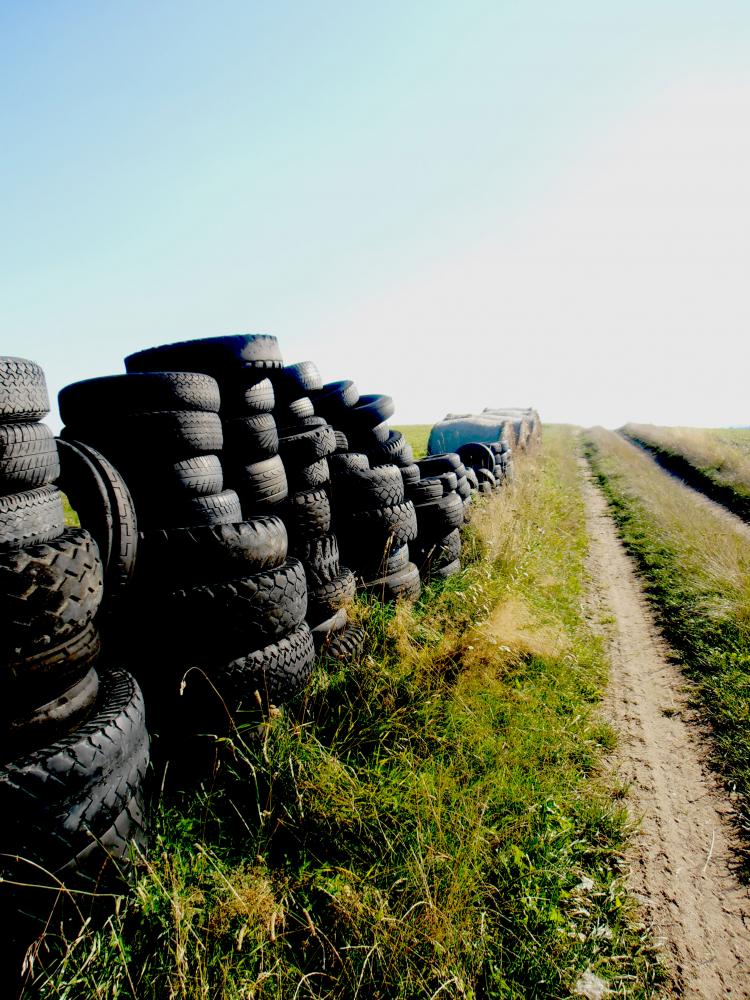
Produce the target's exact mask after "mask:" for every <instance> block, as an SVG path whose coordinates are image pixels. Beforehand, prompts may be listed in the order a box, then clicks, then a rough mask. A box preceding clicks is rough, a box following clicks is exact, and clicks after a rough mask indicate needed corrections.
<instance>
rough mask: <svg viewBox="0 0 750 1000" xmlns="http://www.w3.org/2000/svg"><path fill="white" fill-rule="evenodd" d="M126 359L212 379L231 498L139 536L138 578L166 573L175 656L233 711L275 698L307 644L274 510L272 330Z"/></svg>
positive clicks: (298, 586)
mask: <svg viewBox="0 0 750 1000" xmlns="http://www.w3.org/2000/svg"><path fill="white" fill-rule="evenodd" d="M125 363H126V367H127V368H128V371H129V372H131V373H135V372H147V371H155V372H156V371H158V370H159V369H161V368H162V366H165V367H166V366H169V367H170V368H174V369H179V370H180V371H187V372H195V373H202V374H201V375H200V376H199V377H202V378H206V376H207V374H208V375H210V376H211V381H214V379H216V380H217V381H218V386H217V394H218V396H219V401H217V404H216V410H217V411H218V410H220V412H221V422H220V427H221V426H222V425H223V436H224V448H223V451H222V452H221V458H222V462H221V464H222V465H223V469H224V472H225V475H226V478H227V480H228V482H230V483H231V484H232V485H233V486H234V487H235V491H236V492H235V495H238V496H239V501H238V503H237V504H236V506H235V507H234V508H233V510H232V517H231V518H229V517H227V518H224V519H222V520H221V521H216V522H214V524H213V525H203V526H200V528H196V527H195V526H191V525H183V526H181V527H179V528H178V526H177V525H173V526H172V527H173V528H174V529H175V530H172V531H169V530H166V531H165V530H163V529H162V530H161V531H157V532H155V533H154V534H153V535H152V537H151V538H150V539H149V540H148V541H149V544H148V545H146V546H145V552H144V554H143V559H142V560H141V561H140V565H139V577H140V578H144V577H145V578H149V577H151V578H153V575H154V574H158V573H160V572H161V573H164V572H166V574H167V579H166V581H165V583H166V584H167V586H166V587H165V588H164V593H163V598H162V600H161V602H160V605H159V608H158V613H159V614H160V615H161V616H163V617H164V619H165V620H166V621H167V622H169V623H170V624H171V626H172V630H173V634H174V636H175V640H176V648H175V649H174V650H173V653H174V654H176V656H175V658H176V661H177V662H178V663H179V664H180V665H181V667H182V668H183V669H187V668H190V667H194V668H196V672H199V673H202V674H203V675H204V676H205V678H206V680H207V682H208V683H209V685H210V686H212V687H214V688H215V689H216V690H217V691H218V693H219V694H220V695H221V697H222V698H223V699H224V700H225V703H226V706H227V708H228V709H229V710H230V711H231V712H232V713H234V712H236V711H237V710H239V709H242V708H251V709H253V708H256V707H258V705H259V704H263V705H268V704H276V705H278V704H281V703H283V702H284V701H287V700H289V698H291V697H293V696H294V695H295V694H296V693H297V692H298V691H299V690H301V689H302V688H303V687H304V686H305V684H306V683H307V681H308V679H309V677H310V674H311V672H312V665H313V660H314V655H315V651H314V645H313V639H312V634H311V632H310V628H309V626H308V625H307V623H306V621H305V615H306V613H307V582H306V578H305V571H304V568H303V566H302V564H301V562H300V561H299V560H298V559H296V558H293V557H289V555H288V536H287V531H286V528H285V526H284V523H283V521H282V520H281V518H280V516H279V515H280V513H281V510H282V505H283V503H284V501H285V500H286V498H287V495H288V485H287V478H286V472H285V470H284V465H283V462H282V460H281V457H280V455H279V453H278V452H279V438H278V431H277V428H276V422H275V420H274V417H273V414H272V411H273V407H274V401H275V398H274V392H273V386H272V384H271V381H270V380H269V378H268V374H269V372H270V371H274V370H277V369H281V367H282V361H281V355H280V353H279V350H278V344H277V342H276V338H275V337H268V336H253V335H238V336H233V337H212V338H208V339H206V340H197V341H186V342H184V343H179V344H171V345H166V346H163V347H156V348H152V349H149V350H146V351H141V352H139V353H137V354H134V355H131V356H130V357H128V358H126V362H125ZM125 377H131V378H135V377H138V376H136V375H135V374H131V375H130V376H125ZM140 377H144V376H143V375H141V376H140ZM215 384H216V383H215ZM217 420H218V416H217ZM240 504H241V510H240ZM243 515H244V518H245V519H244V520H243ZM150 552H151V553H153V555H152V557H149V553H150ZM165 568H166V569H165Z"/></svg>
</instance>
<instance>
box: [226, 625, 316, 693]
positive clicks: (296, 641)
mask: <svg viewBox="0 0 750 1000" xmlns="http://www.w3.org/2000/svg"><path fill="white" fill-rule="evenodd" d="M314 662H315V646H314V644H313V637H312V634H311V632H310V629H309V627H308V625H307V624H306V623H304V622H303V623H301V624H300V625H298V626H297V627H296V628H295V629H294V630H293V631H292V632H290V633H289V634H288V635H286V636H284V638H282V639H279V640H278V642H274V643H269V644H268V645H266V646H263V647H262V648H261V649H256V650H253V652H251V653H247V654H246V655H244V656H241V657H238V658H237V659H234V660H230V661H229V662H226V663H222V664H220V665H219V666H214V667H212V668H211V677H212V679H213V680H214V682H215V684H216V687H217V689H218V690H219V693H220V694H221V695H222V696H223V697H224V698H225V699H226V700H227V702H228V704H229V706H230V708H231V709H232V710H233V711H237V710H238V709H240V708H242V707H249V708H252V709H255V708H256V707H257V700H256V698H255V692H256V691H257V692H258V694H259V696H260V699H261V701H262V702H263V703H264V704H266V705H268V704H273V705H281V704H283V703H284V702H286V701H289V700H290V699H291V698H293V697H294V696H295V695H296V694H298V693H299V692H300V691H302V690H303V688H305V687H306V685H307V682H308V681H309V679H310V676H311V674H312V670H313V664H314Z"/></svg>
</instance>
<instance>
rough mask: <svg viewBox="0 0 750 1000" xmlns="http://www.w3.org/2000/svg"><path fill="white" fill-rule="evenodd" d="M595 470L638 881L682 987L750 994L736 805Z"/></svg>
mask: <svg viewBox="0 0 750 1000" xmlns="http://www.w3.org/2000/svg"><path fill="white" fill-rule="evenodd" d="M582 467H583V468H584V471H585V474H586V484H585V498H586V506H587V517H588V526H589V535H590V538H591V554H590V561H589V571H590V574H591V580H592V590H591V609H592V618H593V620H594V621H597V620H598V621H599V622H605V623H606V624H605V625H602V628H603V629H604V631H605V634H606V635H607V638H608V642H609V646H610V655H611V661H612V671H611V681H610V690H609V694H608V697H607V700H606V704H605V711H606V712H607V714H608V716H609V718H610V719H611V721H612V723H613V725H614V726H615V728H616V730H617V731H618V734H619V741H618V742H619V746H618V750H617V752H616V758H615V761H614V765H615V768H616V771H617V773H618V774H619V775H620V776H621V778H622V779H623V780H624V781H625V782H626V783H627V784H628V786H629V795H630V809H631V813H632V814H633V815H634V816H636V817H642V823H641V827H640V832H639V833H638V835H637V836H636V837H635V839H634V849H633V856H632V858H631V859H630V861H631V872H632V877H631V884H632V888H633V890H634V892H635V893H636V895H637V896H638V897H639V899H640V900H641V901H642V906H643V912H644V918H645V919H646V921H647V922H648V923H650V924H651V925H652V926H653V930H654V935H655V937H656V939H657V941H659V942H660V943H661V944H662V946H663V949H664V955H665V962H666V964H667V965H668V966H669V968H670V970H671V972H672V974H673V976H674V980H675V995H676V996H679V997H686V998H688V997H689V998H698V997H700V998H705V1000H719V998H722V997H733V998H739V997H750V894H749V893H748V890H747V888H746V887H744V886H743V885H742V884H741V883H740V882H739V880H738V879H737V876H736V875H735V867H736V857H737V848H738V846H739V844H738V838H737V837H736V835H735V832H734V829H733V825H732V805H731V802H730V801H729V798H728V796H727V794H726V792H725V791H724V790H723V789H722V788H721V786H720V785H719V783H718V782H717V780H716V778H715V777H714V775H713V774H712V772H711V770H710V769H709V767H708V765H707V760H706V743H705V741H706V739H707V738H709V737H708V734H707V733H706V732H705V731H703V730H702V729H701V728H700V726H699V723H698V721H697V719H696V718H695V716H694V713H693V712H692V711H691V710H690V708H689V707H688V700H687V697H686V693H685V692H686V684H687V682H686V680H685V678H684V676H683V674H682V672H681V671H680V668H679V666H678V665H676V664H675V663H674V662H673V661H671V660H670V659H669V651H668V649H667V647H666V645H665V643H664V641H663V640H662V639H661V637H660V636H659V633H658V631H657V629H656V626H655V624H654V620H653V617H652V615H651V613H650V610H649V608H648V607H647V604H646V601H645V599H644V597H643V591H642V588H641V586H640V584H639V582H638V579H637V576H636V574H635V572H634V569H633V566H632V563H631V560H630V558H629V557H628V555H627V553H626V552H625V550H624V548H623V546H622V544H621V542H620V541H619V539H618V537H617V533H616V530H615V526H614V523H613V521H612V519H611V518H610V517H609V514H608V512H607V505H606V502H605V500H604V497H603V496H602V494H601V493H600V492H599V490H598V488H597V487H596V486H595V484H594V482H593V480H592V479H591V477H590V473H589V470H588V466H587V465H586V463H585V462H583V460H582Z"/></svg>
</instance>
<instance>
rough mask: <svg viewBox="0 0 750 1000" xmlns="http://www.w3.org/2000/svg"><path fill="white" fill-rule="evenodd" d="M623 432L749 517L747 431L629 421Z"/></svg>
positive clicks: (668, 466)
mask: <svg viewBox="0 0 750 1000" xmlns="http://www.w3.org/2000/svg"><path fill="white" fill-rule="evenodd" d="M623 433H624V434H625V435H626V436H627V437H628V438H630V440H631V441H634V442H635V443H636V444H639V445H641V447H643V448H646V449H647V450H648V451H650V452H651V453H652V455H653V456H654V457H655V458H656V459H657V461H658V462H659V464H660V465H663V466H664V468H666V469H668V470H669V471H670V472H674V473H675V474H676V475H678V476H680V477H681V478H682V479H684V480H685V481H686V482H687V483H689V484H690V485H691V486H693V487H695V488H696V489H699V490H701V491H702V492H703V493H705V494H706V495H707V496H710V497H711V498H712V499H713V500H716V501H718V502H719V503H722V504H724V505H725V506H726V507H728V508H729V509H730V510H732V511H734V513H736V514H739V515H740V516H741V517H743V518H746V519H750V447H749V446H750V434H748V432H747V431H736V430H735V431H732V430H720V429H713V428H706V429H702V428H697V427H655V426H653V425H652V424H626V425H625V426H624V427H623Z"/></svg>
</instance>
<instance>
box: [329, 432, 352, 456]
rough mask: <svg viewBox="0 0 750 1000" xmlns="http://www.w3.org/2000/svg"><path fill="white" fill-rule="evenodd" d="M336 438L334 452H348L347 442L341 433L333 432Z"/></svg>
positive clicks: (344, 435)
mask: <svg viewBox="0 0 750 1000" xmlns="http://www.w3.org/2000/svg"><path fill="white" fill-rule="evenodd" d="M333 433H334V435H335V437H336V451H349V440H348V438H347V436H346V434H344V432H343V431H338V430H334V432H333Z"/></svg>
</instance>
